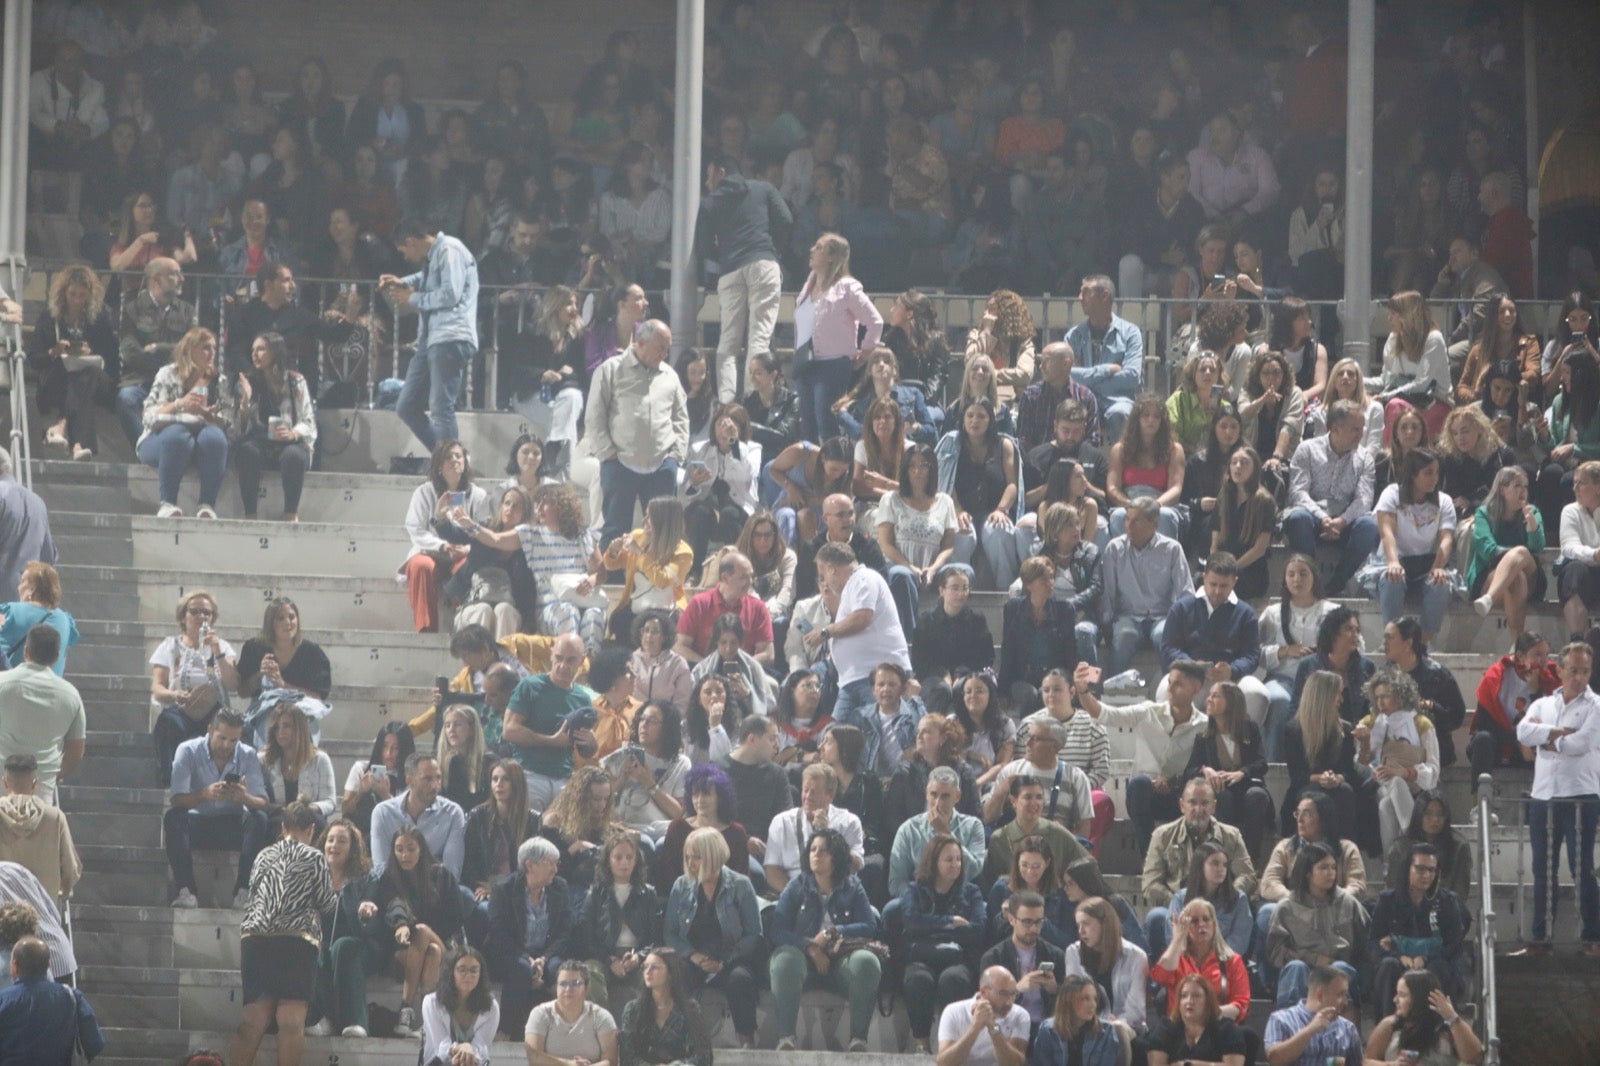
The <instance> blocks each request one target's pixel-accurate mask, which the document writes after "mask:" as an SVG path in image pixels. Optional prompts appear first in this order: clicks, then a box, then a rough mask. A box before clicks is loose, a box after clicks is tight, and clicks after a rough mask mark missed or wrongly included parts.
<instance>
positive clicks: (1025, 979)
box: [978, 890, 1066, 1044]
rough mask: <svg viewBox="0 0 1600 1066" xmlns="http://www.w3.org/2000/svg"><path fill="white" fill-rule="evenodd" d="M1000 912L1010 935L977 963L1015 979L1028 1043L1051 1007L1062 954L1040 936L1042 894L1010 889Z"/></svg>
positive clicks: (1062, 957) (1062, 964) (1048, 1013)
mask: <svg viewBox="0 0 1600 1066" xmlns="http://www.w3.org/2000/svg"><path fill="white" fill-rule="evenodd" d="M1001 914H1002V915H1003V921H1004V922H1005V924H1006V926H1007V927H1008V928H1009V929H1010V930H1011V935H1010V937H1008V938H1007V939H1005V940H1002V941H1001V942H1000V943H998V944H996V945H995V946H994V947H992V948H990V949H989V950H988V951H986V952H984V953H983V958H982V959H981V960H980V961H979V963H978V967H979V970H980V971H984V970H988V969H989V967H991V966H1003V967H1004V968H1005V969H1006V970H1007V971H1009V972H1010V974H1011V976H1013V977H1015V978H1016V979H1017V1006H1019V1007H1021V1008H1022V1009H1023V1010H1025V1011H1027V1012H1028V1022H1029V1029H1030V1031H1029V1033H1028V1042H1029V1043H1030V1044H1031V1043H1032V1042H1033V1037H1034V1035H1035V1034H1037V1033H1038V1031H1039V1026H1040V1025H1042V1024H1043V1023H1044V1020H1045V1019H1046V1018H1048V1017H1050V1014H1051V1011H1052V1010H1053V1008H1054V1005H1055V1001H1056V992H1057V991H1058V989H1059V987H1060V986H1059V984H1058V982H1059V981H1060V979H1061V974H1062V973H1063V972H1064V970H1065V968H1066V956H1065V954H1064V953H1063V952H1062V950H1061V949H1060V948H1058V947H1056V946H1055V945H1054V944H1052V943H1050V942H1049V941H1048V940H1045V939H1044V938H1043V937H1041V936H1040V933H1041V931H1042V930H1043V929H1044V897H1043V896H1041V895H1039V894H1038V893H1037V892H1029V891H1027V890H1023V891H1020V892H1013V893H1012V894H1011V896H1010V898H1008V899H1007V900H1006V902H1005V905H1004V906H1003V907H1002V908H1001Z"/></svg>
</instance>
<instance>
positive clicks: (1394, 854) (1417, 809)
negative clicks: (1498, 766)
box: [1383, 789, 1473, 902]
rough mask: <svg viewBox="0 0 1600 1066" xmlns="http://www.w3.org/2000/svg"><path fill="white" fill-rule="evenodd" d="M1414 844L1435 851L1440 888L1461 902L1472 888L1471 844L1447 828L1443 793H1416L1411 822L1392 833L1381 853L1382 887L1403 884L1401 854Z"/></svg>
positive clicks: (1446, 804) (1445, 803) (1408, 850)
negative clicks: (1389, 841)
mask: <svg viewBox="0 0 1600 1066" xmlns="http://www.w3.org/2000/svg"><path fill="white" fill-rule="evenodd" d="M1416 844H1428V845H1431V846H1432V847H1433V849H1434V850H1435V851H1436V852H1438V853H1439V854H1438V858H1439V877H1438V881H1437V884H1438V886H1439V887H1440V888H1443V889H1448V890H1449V891H1451V892H1454V893H1455V894H1456V896H1457V897H1459V898H1460V899H1461V900H1462V901H1463V902H1465V901H1466V900H1468V899H1470V898H1471V895H1470V894H1471V892H1472V869H1473V867H1472V863H1473V859H1472V845H1471V844H1469V843H1467V839H1466V838H1465V837H1463V836H1462V835H1461V834H1460V833H1458V832H1456V831H1455V830H1454V829H1453V828H1451V822H1450V803H1449V801H1448V800H1446V799H1445V798H1444V793H1442V792H1439V791H1437V790H1435V789H1426V790H1424V791H1422V792H1419V793H1417V796H1416V802H1415V803H1414V804H1413V805H1412V807H1411V824H1410V825H1408V826H1407V827H1406V831H1405V832H1404V833H1402V834H1401V835H1400V836H1398V837H1395V840H1394V843H1393V844H1390V845H1389V850H1388V852H1387V853H1386V854H1385V856H1384V877H1383V886H1384V887H1385V888H1395V889H1401V888H1405V887H1406V880H1405V857H1406V856H1407V855H1409V854H1411V848H1412V846H1413V845H1416Z"/></svg>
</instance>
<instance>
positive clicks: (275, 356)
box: [233, 333, 317, 522]
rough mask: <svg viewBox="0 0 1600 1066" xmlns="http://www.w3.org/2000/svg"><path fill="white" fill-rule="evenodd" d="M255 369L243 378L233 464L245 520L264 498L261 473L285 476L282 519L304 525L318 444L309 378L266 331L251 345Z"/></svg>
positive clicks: (283, 343) (285, 344)
mask: <svg viewBox="0 0 1600 1066" xmlns="http://www.w3.org/2000/svg"><path fill="white" fill-rule="evenodd" d="M250 362H251V369H250V371H249V372H248V373H244V374H240V375H239V425H238V430H239V435H240V439H239V441H238V443H236V444H235V445H234V448H233V454H234V465H235V466H236V467H237V468H238V471H239V500H240V502H241V504H242V505H243V507H244V516H245V518H247V519H251V518H254V517H255V516H256V506H257V504H258V503H259V502H260V499H261V471H262V469H263V468H264V467H268V466H269V465H270V466H271V467H274V468H276V469H277V471H278V473H279V474H280V475H282V477H283V520H284V521H285V522H298V521H300V493H301V489H302V486H303V485H304V484H305V476H306V471H307V470H309V469H311V456H312V452H313V450H314V449H315V448H316V445H317V409H316V405H315V404H314V403H313V402H312V399H311V390H310V388H309V387H308V386H307V385H306V379H305V378H304V377H303V376H302V375H301V374H300V372H299V371H298V370H296V369H294V356H293V355H291V354H290V352H289V345H288V342H287V341H285V340H284V338H283V335H282V334H280V333H263V334H261V335H260V336H259V337H257V338H256V339H255V341H254V342H253V343H252V344H251V346H250Z"/></svg>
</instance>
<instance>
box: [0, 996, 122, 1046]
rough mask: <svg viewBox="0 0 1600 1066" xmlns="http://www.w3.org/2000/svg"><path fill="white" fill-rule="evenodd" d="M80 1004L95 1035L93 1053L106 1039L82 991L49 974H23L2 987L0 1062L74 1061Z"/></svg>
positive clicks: (91, 1041) (90, 1043) (87, 1041)
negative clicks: (73, 1051)
mask: <svg viewBox="0 0 1600 1066" xmlns="http://www.w3.org/2000/svg"><path fill="white" fill-rule="evenodd" d="M80 1008H81V1010H82V1012H83V1015H84V1017H83V1024H84V1027H85V1029H86V1030H87V1031H88V1034H89V1036H90V1037H91V1038H88V1039H85V1040H84V1051H86V1052H88V1053H89V1056H90V1057H91V1058H93V1057H94V1056H96V1055H98V1054H100V1052H102V1051H104V1050H105V1046H106V1042H105V1038H104V1037H103V1036H101V1035H100V1024H99V1023H98V1022H97V1021H95V1017H94V1008H92V1007H90V1006H89V1001H88V1000H86V999H84V998H83V994H82V993H80V992H78V991H77V990H76V989H72V988H68V987H66V986H65V985H58V984H56V983H55V982H54V981H52V980H50V978H49V976H48V975H40V976H37V977H23V978H21V979H20V980H18V981H17V983H16V984H14V985H11V986H9V987H7V988H6V989H5V990H4V991H0V1066H71V1062H72V1045H73V1040H74V1038H75V1037H77V1036H78V1034H79V1031H80V1030H79V1018H78V1014H79V1010H80Z"/></svg>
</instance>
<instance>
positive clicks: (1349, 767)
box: [1279, 670, 1368, 837]
mask: <svg viewBox="0 0 1600 1066" xmlns="http://www.w3.org/2000/svg"><path fill="white" fill-rule="evenodd" d="M1345 685H1346V681H1345V680H1344V678H1342V677H1340V676H1339V675H1338V674H1336V673H1334V672H1332V671H1331V670H1315V671H1312V672H1311V674H1310V675H1309V676H1308V677H1307V678H1306V681H1305V684H1304V685H1303V686H1301V689H1302V694H1301V698H1300V708H1299V710H1297V711H1296V712H1295V716H1294V718H1293V720H1291V721H1290V722H1289V724H1288V726H1287V727H1286V728H1285V729H1284V731H1283V754H1284V759H1285V761H1286V762H1287V763H1288V764H1289V790H1288V791H1287V792H1285V793H1284V797H1283V806H1282V807H1281V808H1279V810H1280V812H1281V813H1280V815H1279V822H1280V825H1279V830H1280V831H1281V832H1282V833H1283V834H1284V835H1285V836H1291V837H1292V836H1294V835H1295V818H1296V816H1297V815H1296V812H1297V811H1299V810H1300V809H1301V804H1300V799H1301V797H1302V796H1304V795H1306V794H1307V793H1308V792H1309V791H1311V790H1312V789H1316V790H1318V791H1321V792H1324V793H1327V794H1328V795H1329V796H1330V797H1331V798H1332V799H1333V809H1334V812H1335V817H1334V818H1333V819H1331V820H1330V826H1329V829H1330V831H1331V832H1333V833H1334V834H1336V835H1338V836H1340V837H1347V836H1354V835H1355V832H1356V800H1357V798H1358V794H1359V792H1360V790H1362V789H1363V788H1365V787H1366V782H1367V781H1368V778H1367V777H1366V776H1365V775H1364V774H1363V772H1362V770H1361V769H1357V767H1356V761H1355V760H1356V742H1355V737H1354V736H1352V735H1351V729H1352V726H1351V724H1350V723H1349V722H1347V721H1345V720H1344V719H1343V718H1342V717H1340V714H1339V706H1340V703H1341V701H1342V698H1343V693H1344V689H1345ZM1363 769H1364V768H1363Z"/></svg>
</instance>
